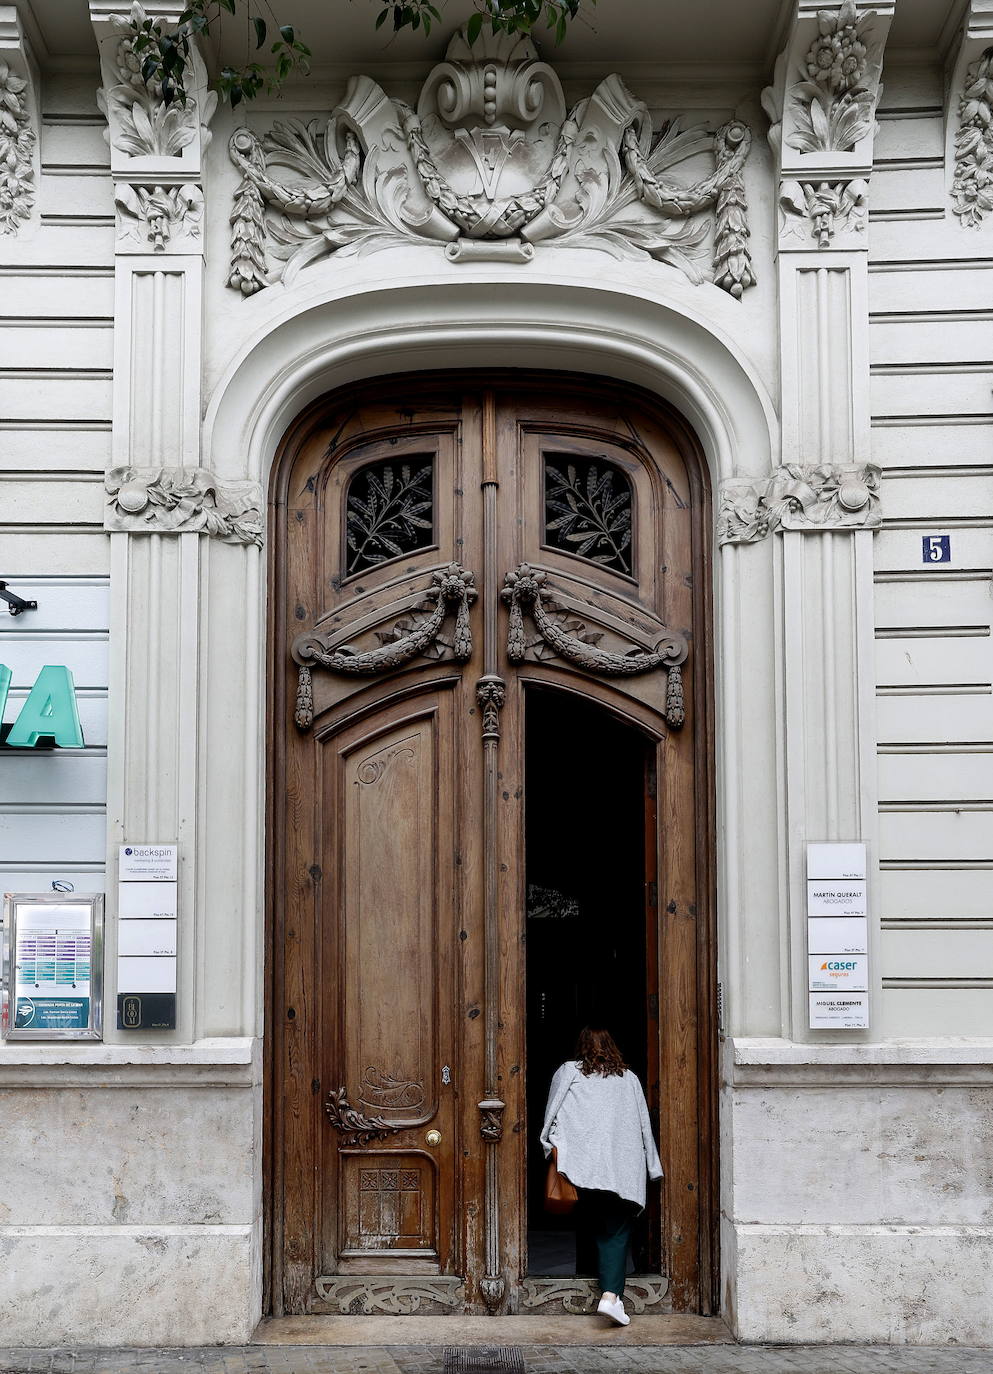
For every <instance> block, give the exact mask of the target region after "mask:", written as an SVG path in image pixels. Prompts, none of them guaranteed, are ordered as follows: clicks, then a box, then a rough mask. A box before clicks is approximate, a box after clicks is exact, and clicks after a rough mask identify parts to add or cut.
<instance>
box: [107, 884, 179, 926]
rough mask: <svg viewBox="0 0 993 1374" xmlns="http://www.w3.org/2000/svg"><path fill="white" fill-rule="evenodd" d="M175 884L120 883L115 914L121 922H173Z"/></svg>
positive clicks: (174, 915) (174, 913)
mask: <svg viewBox="0 0 993 1374" xmlns="http://www.w3.org/2000/svg"><path fill="white" fill-rule="evenodd" d="M177 890H178V889H177V885H176V884H175V883H134V882H131V883H121V886H120V890H119V892H118V904H117V914H118V916H119V917H120V919H121V920H122V921H174V920H175V919H176V893H177Z"/></svg>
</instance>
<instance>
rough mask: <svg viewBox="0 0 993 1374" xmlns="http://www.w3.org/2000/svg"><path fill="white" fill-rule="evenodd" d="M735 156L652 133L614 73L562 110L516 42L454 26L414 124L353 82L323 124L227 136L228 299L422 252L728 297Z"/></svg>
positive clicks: (744, 132)
mask: <svg viewBox="0 0 993 1374" xmlns="http://www.w3.org/2000/svg"><path fill="white" fill-rule="evenodd" d="M750 147H751V133H750V131H749V130H748V128H747V127H746V126H745V125H744V124H743V123H741V121H740V120H736V119H733V120H731V121H730V122H729V123H728V124H725V125H724V126H723V127H722V128H720V129H717V130H716V131H713V130H710V129H708V128H706V127H704V126H703V125H697V126H695V127H693V128H685V129H684V128H682V127H681V125H680V122H679V120H675V121H672V122H670V123H667V124H665V125H664V126H663V127H662V129H661V130H660V131H659V132H658V133H657V134H656V132H655V131H654V130H653V127H652V120H651V116H650V115H649V112H648V109H647V106H646V105H645V104H644V102H643V101H641V100H638V99H637V98H636V97H635V96H633V95H632V94H631V92H630V91H629V90H627V88H626V87H625V85H624V83H623V82H622V81H621V79H620V77H618V76H616V75H614V76H608V77H607V78H606V80H604V81H602V82H601V83H600V85H599V86H597V88H596V89H595V90H594V91H593V93H592V94H591V95H590V96H589V97H588V98H587V99H585V100H582V101H580V102H579V104H577V105H576V106H575V107H574V108H573V109H572V110H571V111H570V110H567V107H566V104H565V98H564V96H563V92H562V86H561V83H560V81H559V78H558V76H557V75H556V73H555V71H554V70H553V69H552V67H550V66H549V65H548V63H546V62H542V61H540V60H539V57H538V53H537V51H536V49H535V47H534V45H533V43H532V42H531V40H530V38H526V37H522V36H520V35H507V34H496V35H494V34H491V33H484V34H481V35H480V36H479V38H478V39H477V41H476V43H475V44H473V45H470V44H469V43H468V41H467V39H466V35H465V30H464V29H461V30H459V31H458V32H457V33H456V34H455V35H454V37H453V38H452V40H451V42H450V43H449V45H448V51H447V54H446V60H445V61H444V62H442V63H440V64H439V65H438V66H436V67H435V68H434V69H433V71H431V72H430V73H429V75H428V77H427V80H426V81H425V82H424V85H423V87H422V88H421V92H420V96H419V98H418V101H417V106H416V109H414V108H412V107H411V106H410V105H407V104H406V103H405V102H404V101H402V100H400V99H397V98H396V97H391V96H389V95H387V93H386V92H385V91H384V90H383V89H382V87H381V86H379V85H378V84H377V83H376V82H375V81H373V80H372V79H371V78H370V77H367V76H358V77H354V78H353V79H352V81H351V82H350V83H349V87H348V91H347V94H346V96H345V99H344V101H343V103H342V104H341V105H339V106H338V108H337V109H336V110H334V111H333V112H332V114H331V116H330V118H327V119H314V120H311V121H310V122H309V123H307V124H303V123H301V122H299V121H297V120H281V121H277V122H276V123H274V124H273V126H272V128H271V129H270V130H269V131H268V132H266V133H265V134H263V135H261V136H259V135H256V134H255V133H254V132H253V131H252V130H250V129H244V128H241V129H238V130H236V131H235V133H234V134H233V136H232V138H231V141H230V143H229V152H230V155H231V159H232V161H233V162H234V164H235V166H236V167H237V168H238V170H239V172H240V173H241V182H240V184H239V186H238V188H237V190H236V192H235V197H234V206H233V211H232V215H231V225H232V253H231V267H230V271H229V275H228V285H229V286H230V287H232V288H233V289H234V290H237V291H240V292H241V293H242V294H243V295H246V296H249V295H253V294H254V293H255V292H256V291H260V290H263V289H264V288H265V287H266V286H267V285H268V284H269V283H270V282H274V281H279V280H282V281H283V282H286V283H289V282H291V281H292V279H293V277H294V275H295V274H296V273H297V272H298V271H299V270H300V269H301V268H303V267H305V266H306V265H307V264H308V263H311V262H313V261H315V260H316V259H317V258H319V257H323V256H326V255H329V254H339V255H346V254H354V253H363V252H374V251H377V250H379V249H382V248H388V247H390V246H393V245H397V244H433V245H435V246H436V247H437V248H438V250H439V252H440V251H445V252H446V254H447V256H448V258H449V259H450V261H452V262H462V261H474V260H475V261H479V260H489V259H493V258H496V259H499V260H500V261H508V262H527V261H528V260H529V259H531V258H532V257H533V256H534V254H535V252H536V251H546V250H547V249H550V248H555V247H559V246H561V247H569V248H593V249H600V250H602V251H605V252H607V253H610V254H611V255H613V256H615V257H633V258H654V259H656V260H657V261H660V262H666V263H669V264H671V265H672V266H675V267H678V268H680V269H681V270H682V271H683V272H685V273H686V275H687V276H689V277H690V279H691V280H693V281H695V282H702V281H706V280H711V281H713V282H714V283H715V284H716V285H717V286H719V287H721V288H722V289H723V290H725V291H728V292H729V293H730V294H731V295H732V296H735V297H738V298H740V296H741V295H742V293H743V292H744V291H745V290H746V289H747V288H748V287H749V286H752V285H753V284H754V282H755V274H754V271H753V268H752V263H751V258H750V255H749V249H748V237H749V230H748V216H747V205H746V202H745V187H744V177H743V169H744V165H745V161H746V159H747V157H748V153H749V149H750ZM699 153H704V154H708V153H709V154H710V155H711V157H712V158H713V170H712V171H711V172H710V173H709V174H708V175H705V176H703V177H702V178H701V179H700V180H698V181H696V182H686V181H682V180H676V179H675V178H673V177H672V175H671V170H672V169H673V168H675V167H676V166H677V165H678V164H680V163H682V162H684V161H685V160H686V159H688V158H690V157H692V156H694V155H696V154H699ZM708 248H709V253H710V258H711V264H710V267H709V269H708V267H707V265H706V256H707V252H708Z"/></svg>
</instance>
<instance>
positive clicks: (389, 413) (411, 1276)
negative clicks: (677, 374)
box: [267, 375, 711, 1313]
mask: <svg viewBox="0 0 993 1374" xmlns="http://www.w3.org/2000/svg"><path fill="white" fill-rule="evenodd" d="M673 434H674V425H673V422H667V421H666V420H665V419H664V418H663V417H660V415H659V413H658V411H657V410H655V409H653V408H652V407H651V406H649V405H645V404H642V403H641V402H638V401H636V400H635V399H634V398H633V397H630V396H628V395H627V394H626V393H623V392H617V393H605V394H597V393H595V392H592V391H591V389H590V388H589V387H588V386H586V385H585V384H582V383H579V384H574V383H566V382H562V381H555V380H553V379H543V378H540V377H539V378H533V379H530V380H527V381H525V380H522V379H518V378H517V377H515V376H513V375H508V376H507V377H505V378H493V377H487V378H481V377H476V376H472V375H470V376H466V377H455V378H450V379H445V378H435V377H416V378H410V379H403V380H400V381H397V380H393V381H390V382H382V383H380V384H378V385H377V386H374V387H372V386H370V387H367V388H364V389H354V390H352V391H350V392H348V393H346V394H342V395H340V396H337V397H335V398H332V399H331V401H330V402H329V401H324V402H322V403H321V404H319V405H316V406H314V407H312V409H311V410H310V411H309V412H307V413H306V414H304V415H303V416H301V417H300V420H299V421H298V423H297V424H296V425H295V427H294V428H293V430H292V431H291V432H290V434H289V435H288V436H287V437H286V440H285V441H284V445H283V451H282V456H281V459H280V462H279V464H278V467H277V472H276V477H275V479H274V483H275V485H274V492H273V506H272V528H273V532H274V537H273V540H272V547H273V586H274V587H275V589H276V590H275V594H274V596H273V598H272V622H273V627H272V635H271V639H270V659H271V662H270V682H271V683H272V684H273V685H272V690H271V695H270V702H269V717H270V722H271V741H272V761H271V778H272V786H271V788H270V813H269V822H270V823H269V832H270V833H269V864H270V891H271V906H272V918H271V922H270V929H271V931H272V942H271V947H270V970H271V978H270V982H269V988H270V1003H269V1007H268V1014H267V1026H268V1035H267V1050H268V1053H269V1056H270V1062H269V1070H268V1080H267V1081H268V1084H269V1096H270V1100H271V1115H270V1118H269V1130H270V1136H269V1139H268V1149H267V1160H268V1168H269V1197H270V1199H271V1201H270V1208H269V1215H268V1227H267V1235H268V1237H269V1238H270V1244H271V1250H270V1255H269V1269H268V1272H269V1284H270V1307H271V1310H273V1311H275V1312H286V1313H294V1312H301V1313H302V1312H329V1313H331V1312H341V1311H353V1312H354V1311H395V1312H405V1311H418V1312H431V1311H435V1312H446V1311H447V1312H460V1311H465V1310H475V1311H498V1310H518V1309H519V1308H520V1309H523V1308H525V1307H527V1306H528V1305H529V1304H530V1305H536V1304H537V1305H540V1304H541V1303H543V1302H546V1301H547V1300H548V1299H547V1295H544V1296H542V1295H540V1294H539V1295H538V1296H537V1297H536V1296H535V1293H536V1292H537V1290H535V1289H534V1288H533V1286H532V1287H531V1288H529V1287H528V1284H527V1282H526V1280H525V1275H526V1254H525V1243H524V1226H525V1221H524V1217H525V1197H524V1178H525V1167H524V1165H525V1152H526V1148H527V1140H528V1132H529V1131H533V1130H534V1129H536V1123H533V1122H532V1123H528V1122H527V1121H526V1119H525V1117H526V1111H525V1098H524V1094H523V1083H524V1078H525V1075H526V1067H527V1066H526V1062H525V1038H524V1035H525V1027H524V1011H523V1007H524V1003H523V980H524V959H525V953H524V945H523V931H524V925H523V921H524V909H525V902H524V885H525V872H524V853H523V850H524V843H523V840H524V807H525V805H526V797H525V795H524V719H525V701H526V695H527V692H528V691H529V690H530V689H531V688H533V687H544V688H547V687H557V688H559V689H560V690H567V691H571V692H580V693H582V694H583V695H584V696H585V697H591V698H594V699H596V700H599V701H600V702H601V703H602V704H603V705H604V706H605V707H607V708H608V709H609V710H611V711H613V712H615V713H617V714H618V715H620V716H623V717H624V718H625V719H626V720H628V721H630V722H632V723H633V724H635V725H637V726H638V728H639V729H643V730H644V732H645V735H646V738H647V739H650V740H651V741H652V745H651V748H652V751H653V752H652V758H653V765H652V767H653V769H654V770H656V771H657V775H658V778H659V788H658V801H657V811H658V818H659V820H658V825H657V826H654V822H653V826H654V829H653V834H654V838H653V840H652V841H651V843H650V845H649V850H650V860H649V868H650V869H651V872H652V873H653V874H654V873H655V872H656V869H657V877H651V878H650V879H649V876H648V873H647V870H646V887H645V891H646V901H649V904H650V907H651V910H650V911H649V921H650V923H652V930H653V934H652V942H653V943H651V945H650V960H649V962H650V963H651V962H652V961H655V962H657V963H658V964H659V967H660V968H661V969H662V971H663V972H662V974H661V975H660V982H659V989H660V992H659V997H660V998H661V1001H662V1005H663V1013H665V1012H666V1010H667V1009H668V1012H669V1017H668V1020H667V1022H666V1033H665V1035H662V1036H660V1035H659V1034H658V1021H657V1020H656V1021H655V1022H654V1023H653V1024H654V1025H655V1041H654V1048H653V1050H652V1055H650V1060H649V1062H650V1067H649V1077H650V1079H651V1080H652V1081H651V1082H650V1085H649V1086H650V1090H652V1089H653V1086H654V1090H655V1091H656V1092H657V1093H658V1094H659V1095H660V1098H661V1107H662V1113H663V1118H664V1117H665V1113H666V1111H667V1110H669V1111H671V1112H672V1113H673V1121H674V1123H675V1124H671V1125H670V1126H668V1127H667V1126H663V1142H662V1144H663V1158H664V1160H665V1161H666V1164H667V1171H668V1173H669V1177H670V1183H669V1193H670V1195H671V1197H672V1202H671V1205H670V1206H669V1207H668V1208H667V1211H666V1218H667V1219H666V1222H665V1225H664V1231H665V1236H664V1245H663V1249H664V1251H665V1252H666V1255H667V1259H668V1262H669V1264H670V1269H669V1271H668V1272H670V1273H671V1274H672V1276H673V1278H672V1281H673V1289H672V1291H673V1293H674V1295H675V1298H674V1300H675V1304H676V1306H677V1307H682V1308H685V1309H688V1310H709V1302H710V1298H709V1296H707V1293H709V1287H708V1285H709V1282H710V1280H709V1267H708V1266H709V1265H710V1253H709V1246H710V1242H709V1239H708V1237H709V1228H710V1226H711V1218H710V1214H709V1212H708V1211H707V1208H708V1206H709V1192H710V1187H711V1183H710V1175H709V1174H708V1171H707V1169H706V1168H705V1169H704V1170H703V1173H701V1168H700V1158H701V1154H700V1138H701V1129H704V1130H705V1129H706V1128H707V1125H708V1123H707V1121H706V1119H705V1118H706V1115H707V1110H708V1108H707V1104H706V1102H703V1103H701V1102H699V1101H698V1097H697V1093H698V1088H697V1082H698V1075H699V1073H700V1071H701V1068H702V1067H704V1066H703V1064H702V1060H701V1056H700V1048H699V1046H700V1037H699V1034H698V1032H699V1026H700V1021H701V1006H702V1003H701V998H703V1002H705V1001H706V996H707V991H706V988H707V980H706V977H704V976H703V975H702V973H701V970H702V969H703V968H704V962H705V960H706V957H707V956H706V948H705V947H706V938H705V937H706V929H709V927H707V928H706V929H705V925H704V923H703V922H702V921H701V920H698V919H697V916H698V913H701V912H704V911H706V910H707V901H708V898H707V890H706V888H707V883H706V872H707V864H708V862H709V859H708V852H707V842H706V833H707V826H708V820H709V810H708V803H707V800H706V796H707V793H706V778H707V764H706V730H705V728H701V727H703V726H704V723H705V717H706V694H705V690H704V689H705V684H706V649H705V648H704V649H703V652H702V655H700V654H699V653H697V654H696V656H697V657H698V662H694V657H695V655H694V654H690V653H689V644H690V640H689V639H688V638H687V636H688V635H689V634H691V632H692V630H693V627H694V624H695V623H699V624H704V623H705V621H706V590H705V587H706V579H705V578H702V577H701V578H698V579H697V580H696V581H694V576H693V572H694V562H695V561H696V562H699V561H700V560H701V559H702V557H703V554H704V537H703V534H702V531H703V530H704V529H705V527H706V520H707V511H706V500H705V495H704V493H703V489H702V486H701V483H700V480H699V477H698V475H697V471H696V469H695V468H693V467H692V465H689V466H688V465H687V462H686V461H684V458H683V457H682V456H681V452H680V445H679V443H677V441H676V439H675V438H674V437H673ZM702 643H703V641H701V644H702ZM698 718H699V722H700V724H699V726H698V725H697V719H698ZM684 722H685V725H684ZM701 741H702V742H703V748H704V753H703V754H701V752H700V747H701ZM577 747H581V743H577ZM701 772H702V775H703V776H702V777H701ZM654 814H655V813H654V812H653V815H654ZM701 836H702V837H703V838H701ZM660 891H661V892H663V893H664V894H665V895H666V897H667V899H668V902H669V907H670V908H671V914H668V915H666V917H665V919H660V918H659V916H658V905H659V903H658V893H659V892H660ZM652 904H654V905H652ZM653 912H654V913H655V915H654V916H653V914H652V913H653ZM702 961H704V962H702ZM708 976H709V975H708ZM667 987H668V988H670V989H671V994H670V993H667V992H666V988H667ZM663 1020H665V1014H664V1015H663ZM652 1056H654V1058H653V1057H652ZM653 1075H654V1077H653ZM666 1132H668V1135H666ZM704 1158H705V1159H706V1152H704ZM687 1199H688V1200H687ZM701 1275H703V1276H704V1279H703V1281H702V1280H701ZM705 1290H706V1292H705Z"/></svg>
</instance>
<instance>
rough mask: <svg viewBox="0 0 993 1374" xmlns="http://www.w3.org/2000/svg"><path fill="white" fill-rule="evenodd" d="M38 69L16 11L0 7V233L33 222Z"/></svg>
mask: <svg viewBox="0 0 993 1374" xmlns="http://www.w3.org/2000/svg"><path fill="white" fill-rule="evenodd" d="M37 92H38V77H37V69H36V67H35V64H34V60H33V57H32V54H31V49H30V46H29V44H28V40H27V37H26V35H25V32H24V26H23V22H22V18H21V15H20V13H19V12H18V11H17V9H15V8H14V7H13V6H11V5H4V6H2V7H0V234H16V233H17V232H18V230H19V229H22V228H24V227H25V226H26V225H27V224H29V223H31V222H37V219H38V215H37V201H36V196H37V187H38V174H39V165H38V130H39V126H40V114H39V110H38V96H37Z"/></svg>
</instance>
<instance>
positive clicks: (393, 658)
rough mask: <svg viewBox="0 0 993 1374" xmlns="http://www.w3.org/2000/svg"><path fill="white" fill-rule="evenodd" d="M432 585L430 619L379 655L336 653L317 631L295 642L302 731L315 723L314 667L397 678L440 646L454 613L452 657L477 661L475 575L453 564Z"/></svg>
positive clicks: (375, 651) (384, 647)
mask: <svg viewBox="0 0 993 1374" xmlns="http://www.w3.org/2000/svg"><path fill="white" fill-rule="evenodd" d="M431 584H432V585H431V586H430V587H429V588H428V589H427V591H426V592H425V594H424V596H425V600H426V601H427V602H429V603H430V602H434V603H435V604H434V609H433V610H432V611H431V614H430V615H428V616H427V617H426V618H425V619H424V620H422V621H421V622H420V624H419V625H415V626H414V628H413V629H411V630H410V631H409V633H407V634H402V635H400V636H399V637H398V638H396V639H391V640H389V641H387V642H386V643H384V644H381V645H380V647H379V648H378V649H367V650H365V651H364V652H361V653H360V652H358V651H356V650H355V649H353V648H351V647H350V646H349V645H347V644H345V645H341V646H339V647H338V648H336V649H332V648H331V645H330V636H325V635H321V634H315V633H314V631H313V630H308V631H306V632H305V633H304V634H301V635H298V636H297V637H296V639H295V640H294V641H293V648H292V650H291V652H292V655H293V661H294V662H295V663H296V664H297V665H298V667H299V674H298V685H297V700H296V710H295V713H294V717H293V718H294V720H295V721H296V724H297V728H298V729H300V730H309V729H310V727H311V725H313V723H314V689H313V683H312V681H311V674H310V670H311V665H315V664H316V665H320V667H322V668H327V669H328V670H329V671H330V672H332V673H344V674H348V675H350V676H355V677H374V676H376V675H377V674H379V673H389V672H392V671H393V669H394V668H400V667H402V666H403V665H404V664H405V663H409V662H410V660H411V659H412V658H416V657H417V655H418V654H423V653H425V652H426V651H427V650H428V649H429V648H430V647H431V645H432V644H434V643H435V641H436V640H437V638H438V635H439V632H440V631H441V627H442V625H443V624H444V623H445V620H446V619H447V617H448V614H449V611H450V610H452V609H454V611H455V637H454V640H453V643H452V654H453V657H454V658H455V660H456V661H457V662H458V663H465V662H466V661H467V660H468V659H469V658H470V657H471V656H472V630H471V629H470V626H469V607H470V606H471V605H472V603H473V601H475V599H476V587H475V580H474V575H473V574H472V573H471V572H469V571H468V570H467V569H465V568H463V567H462V564H461V563H449V565H448V567H447V568H445V569H444V570H443V571H441V570H439V571H438V572H436V573H434V574H433V576H432V578H431Z"/></svg>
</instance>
